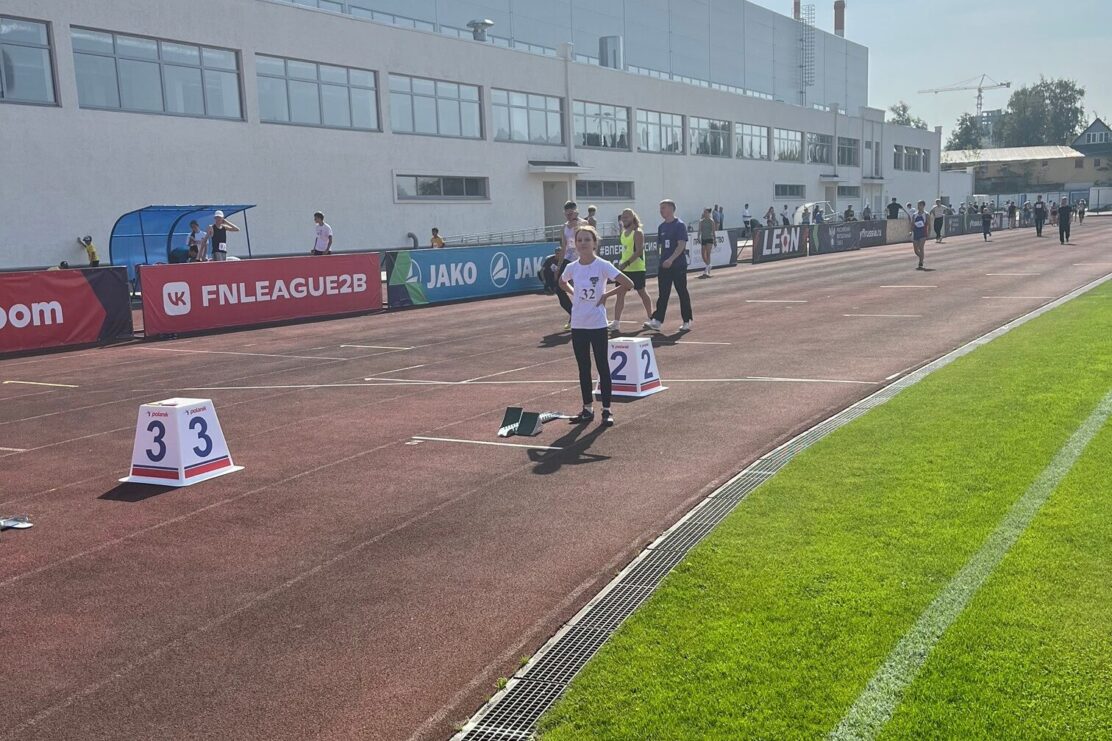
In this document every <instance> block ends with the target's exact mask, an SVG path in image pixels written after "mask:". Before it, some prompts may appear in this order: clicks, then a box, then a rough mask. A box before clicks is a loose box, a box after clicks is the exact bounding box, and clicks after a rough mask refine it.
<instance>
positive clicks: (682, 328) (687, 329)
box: [680, 322, 691, 332]
mask: <svg viewBox="0 0 1112 741" xmlns="http://www.w3.org/2000/svg"><path fill="white" fill-rule="evenodd" d="M680 331H681V332H690V331H691V322H684V323H683V324H681V325H680Z"/></svg>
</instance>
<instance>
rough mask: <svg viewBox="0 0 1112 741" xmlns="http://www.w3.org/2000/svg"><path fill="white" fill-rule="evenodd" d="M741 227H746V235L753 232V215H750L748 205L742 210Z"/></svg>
mask: <svg viewBox="0 0 1112 741" xmlns="http://www.w3.org/2000/svg"><path fill="white" fill-rule="evenodd" d="M741 225H742V226H744V227H745V232H746V233H748V232H751V231H753V214H751V213H749V204H748V203H747V204H745V208H743V209H742V210H741Z"/></svg>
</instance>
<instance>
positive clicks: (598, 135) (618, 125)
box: [571, 100, 629, 150]
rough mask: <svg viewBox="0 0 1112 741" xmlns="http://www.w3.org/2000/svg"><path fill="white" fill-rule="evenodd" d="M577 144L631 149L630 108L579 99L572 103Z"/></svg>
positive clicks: (602, 147)
mask: <svg viewBox="0 0 1112 741" xmlns="http://www.w3.org/2000/svg"><path fill="white" fill-rule="evenodd" d="M571 111H572V120H573V123H574V127H575V146H577V147H598V148H599V149H626V150H628V149H629V109H628V108H621V107H618V106H612V105H603V104H601V103H588V102H586V101H583V100H577V101H575V102H573V103H572V105H571Z"/></svg>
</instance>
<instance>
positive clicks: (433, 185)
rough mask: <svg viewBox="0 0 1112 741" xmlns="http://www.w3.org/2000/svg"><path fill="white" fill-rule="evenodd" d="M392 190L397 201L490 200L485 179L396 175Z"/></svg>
mask: <svg viewBox="0 0 1112 741" xmlns="http://www.w3.org/2000/svg"><path fill="white" fill-rule="evenodd" d="M394 190H395V192H396V193H397V196H398V200H399V201H421V200H433V201H445V200H449V201H485V200H488V199H489V198H490V194H489V191H490V189H489V182H488V180H487V178H468V177H456V176H451V175H433V176H428V175H396V176H394Z"/></svg>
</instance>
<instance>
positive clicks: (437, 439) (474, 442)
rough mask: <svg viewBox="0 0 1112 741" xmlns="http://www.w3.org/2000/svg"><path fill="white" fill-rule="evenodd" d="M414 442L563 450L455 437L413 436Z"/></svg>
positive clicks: (543, 446)
mask: <svg viewBox="0 0 1112 741" xmlns="http://www.w3.org/2000/svg"><path fill="white" fill-rule="evenodd" d="M413 439H414V440H422V441H425V442H433V443H468V444H470V445H495V446H498V447H502V448H528V449H530V450H563V448H554V447H552V446H551V445H521V444H520V443H496V442H492V441H490V440H463V439H460V438H455V437H424V436H423V435H414V436H413Z"/></svg>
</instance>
